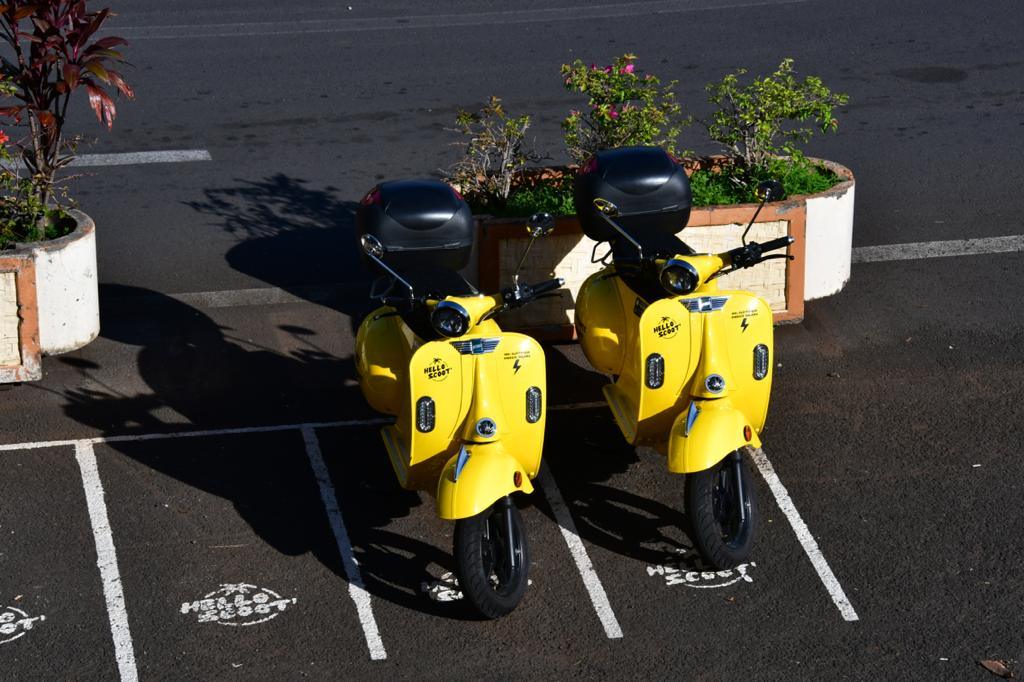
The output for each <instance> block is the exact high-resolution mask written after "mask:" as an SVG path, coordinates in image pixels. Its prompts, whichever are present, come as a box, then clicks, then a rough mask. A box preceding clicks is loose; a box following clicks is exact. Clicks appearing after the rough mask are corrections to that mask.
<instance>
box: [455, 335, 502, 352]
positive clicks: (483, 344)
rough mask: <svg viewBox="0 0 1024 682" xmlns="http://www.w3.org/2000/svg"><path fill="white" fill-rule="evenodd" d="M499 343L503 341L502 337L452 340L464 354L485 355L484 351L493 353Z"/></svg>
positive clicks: (456, 347) (456, 348)
mask: <svg viewBox="0 0 1024 682" xmlns="http://www.w3.org/2000/svg"><path fill="white" fill-rule="evenodd" d="M499 343H501V339H500V338H491V339H469V340H467V341H452V342H451V344H452V345H453V346H455V350H457V351H459V352H460V353H462V354H463V355H483V354H484V353H493V352H494V349H496V348H497V347H498V344H499Z"/></svg>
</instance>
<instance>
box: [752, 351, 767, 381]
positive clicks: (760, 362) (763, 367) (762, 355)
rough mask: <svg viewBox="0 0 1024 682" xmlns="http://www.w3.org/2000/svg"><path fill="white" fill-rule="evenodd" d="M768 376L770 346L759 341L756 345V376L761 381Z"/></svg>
mask: <svg viewBox="0 0 1024 682" xmlns="http://www.w3.org/2000/svg"><path fill="white" fill-rule="evenodd" d="M766 376H768V346H766V345H764V344H763V343H759V344H757V345H756V346H754V378H755V379H757V380H758V381H760V380H761V379H764V378H765V377H766Z"/></svg>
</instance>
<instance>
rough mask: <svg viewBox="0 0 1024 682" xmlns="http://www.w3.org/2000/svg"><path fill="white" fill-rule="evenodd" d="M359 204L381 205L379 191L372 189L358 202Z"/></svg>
mask: <svg viewBox="0 0 1024 682" xmlns="http://www.w3.org/2000/svg"><path fill="white" fill-rule="evenodd" d="M359 203H360V204H362V205H363V206H372V205H373V204H379V203H381V198H380V190H379V189H377V188H376V187H374V188H373V189H371V190H370V191H369V192H367V193H366V195H365V196H363V198H362V199H360V200H359Z"/></svg>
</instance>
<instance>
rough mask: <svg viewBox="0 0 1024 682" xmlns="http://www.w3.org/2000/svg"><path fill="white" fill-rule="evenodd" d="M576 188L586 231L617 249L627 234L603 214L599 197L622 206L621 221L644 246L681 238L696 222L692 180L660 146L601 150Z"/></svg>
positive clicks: (585, 168)
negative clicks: (679, 234) (689, 222)
mask: <svg viewBox="0 0 1024 682" xmlns="http://www.w3.org/2000/svg"><path fill="white" fill-rule="evenodd" d="M573 190H574V198H575V200H576V213H577V214H578V215H579V219H580V225H581V226H582V228H583V232H584V233H585V234H586V235H587V236H588V237H590V238H591V239H593V240H594V241H598V242H612V244H613V245H614V244H615V242H616V240H618V239H621V235H619V233H618V232H616V231H615V230H614V229H613V228H612V226H611V225H609V224H608V223H606V222H605V221H604V220H603V219H602V218H601V216H600V215H599V214H598V212H597V209H595V208H594V199H596V198H601V199H606V200H608V201H610V202H612V203H613V204H615V205H616V206H618V208H619V213H620V214H621V216H620V217H618V218H614V220H615V222H616V223H618V224H619V225H620V226H621V227H622V228H623V229H625V230H626V232H628V233H629V234H630V235H631V236H632V237H633V238H634V239H636V240H637V241H639V242H640V243H644V242H646V241H649V239H654V240H657V238H659V237H665V236H670V235H675V234H676V233H677V232H679V231H680V230H682V229H683V228H684V227H686V221H687V220H689V218H690V203H691V202H690V180H689V178H687V177H686V172H685V171H684V170H683V167H682V166H681V165H680V164H679V163H677V162H676V161H675V160H674V159H673V158H672V157H671V156H669V155H668V152H666V151H665V150H664V149H661V148H659V147H621V148H619V149H607V150H604V151H600V152H598V153H597V154H595V155H594V156H593V158H591V159H590V161H588V162H587V163H586V164H585V165H584V166H583V167H582V168H581V169H580V171H579V172H578V173H577V175H576V180H575V184H574V187H573ZM649 211H651V212H654V213H648V214H647V215H637V216H630V215H629V214H630V213H645V212H649Z"/></svg>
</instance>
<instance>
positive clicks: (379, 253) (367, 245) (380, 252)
mask: <svg viewBox="0 0 1024 682" xmlns="http://www.w3.org/2000/svg"><path fill="white" fill-rule="evenodd" d="M359 245H360V246H361V247H363V253H365V254H366V255H367V256H373V257H374V258H378V259H379V258H383V257H384V245H383V244H381V243H380V240H379V239H377V238H376V237H374V236H373V235H372V234H364V235H363V236H362V237H360V238H359Z"/></svg>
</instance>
